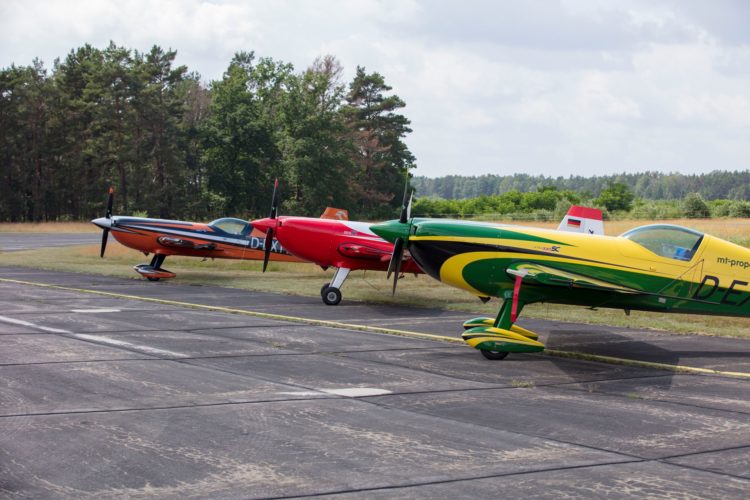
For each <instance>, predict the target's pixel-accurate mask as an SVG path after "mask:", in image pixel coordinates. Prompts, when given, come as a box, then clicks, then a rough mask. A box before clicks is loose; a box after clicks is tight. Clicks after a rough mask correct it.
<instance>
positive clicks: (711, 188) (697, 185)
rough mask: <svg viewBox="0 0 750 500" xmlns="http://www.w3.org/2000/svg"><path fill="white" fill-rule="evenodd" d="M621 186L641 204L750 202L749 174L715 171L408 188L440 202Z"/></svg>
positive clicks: (433, 182) (496, 179)
mask: <svg viewBox="0 0 750 500" xmlns="http://www.w3.org/2000/svg"><path fill="white" fill-rule="evenodd" d="M614 183H619V184H624V185H625V186H627V187H628V189H629V190H630V191H631V192H632V193H633V195H634V196H635V197H636V198H641V199H644V200H682V199H683V198H685V197H686V196H687V195H688V194H690V193H697V194H699V195H700V196H701V197H702V198H704V199H706V200H719V199H727V200H750V171H749V170H745V171H741V172H728V171H720V170H715V171H713V172H710V173H706V174H692V175H686V174H681V173H677V172H673V173H661V172H649V171H645V172H643V173H622V174H616V175H603V176H593V177H582V176H577V175H576V176H572V175H571V176H569V177H552V176H544V175H529V174H512V175H480V176H460V175H448V176H445V177H437V178H427V177H419V176H417V177H414V179H412V186H414V188H416V189H417V192H418V193H419V194H420V196H434V197H437V198H444V199H463V198H476V197H479V196H492V195H499V194H503V193H507V192H509V191H520V192H530V191H536V190H537V189H539V188H542V187H546V186H549V187H554V188H556V189H558V190H560V191H574V192H576V193H578V195H579V196H580V197H582V198H584V199H585V198H595V197H597V196H599V194H600V193H601V192H602V191H603V190H605V189H607V188H608V187H609V186H610V185H611V184H614Z"/></svg>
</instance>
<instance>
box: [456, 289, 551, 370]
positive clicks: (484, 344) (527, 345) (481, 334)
mask: <svg viewBox="0 0 750 500" xmlns="http://www.w3.org/2000/svg"><path fill="white" fill-rule="evenodd" d="M521 280H522V277H518V278H517V279H516V284H515V286H514V288H513V290H507V291H506V292H505V293H503V297H502V298H503V304H502V305H501V306H500V311H499V312H498V313H497V317H496V318H495V321H494V322H492V326H490V325H489V324H488V323H489V322H490V321H491V320H487V319H485V318H475V319H473V320H470V321H468V322H467V323H466V325H465V326H468V327H470V328H469V329H467V330H466V331H465V332H464V334H463V335H462V337H463V339H464V340H465V341H466V342H467V343H468V344H469V345H470V346H472V347H475V348H477V349H479V350H480V351H482V355H483V356H484V357H485V358H487V359H492V360H497V359H503V358H505V357H506V356H507V355H508V353H509V352H539V351H542V350H544V344H542V343H541V342H539V341H538V340H537V338H538V335H537V334H535V333H534V332H530V331H528V330H526V329H524V328H521V327H520V326H516V325H514V323H515V322H516V319H518V315H519V314H520V313H521V310H522V309H523V306H524V302H523V300H521V294H520V290H521ZM473 325H477V326H473Z"/></svg>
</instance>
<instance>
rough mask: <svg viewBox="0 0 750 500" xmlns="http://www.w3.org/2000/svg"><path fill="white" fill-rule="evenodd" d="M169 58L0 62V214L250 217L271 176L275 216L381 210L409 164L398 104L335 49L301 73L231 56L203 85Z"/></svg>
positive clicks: (264, 200) (138, 55)
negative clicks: (345, 77)
mask: <svg viewBox="0 0 750 500" xmlns="http://www.w3.org/2000/svg"><path fill="white" fill-rule="evenodd" d="M175 56H176V52H175V51H173V50H166V51H165V50H163V49H162V48H161V47H159V46H154V47H153V48H152V49H151V50H150V51H148V52H139V51H137V50H132V49H129V48H125V47H119V46H117V45H116V44H114V43H110V44H109V46H108V47H106V48H104V49H98V48H95V47H92V46H90V45H88V44H87V45H85V46H83V47H80V48H77V49H74V50H71V51H70V53H69V54H68V55H67V56H66V57H65V58H64V59H63V60H56V61H55V63H54V65H53V68H52V69H51V71H48V70H47V69H46V68H45V67H44V65H43V63H42V62H40V61H39V60H34V61H33V63H32V64H30V65H28V66H15V65H12V66H10V67H8V68H3V69H2V70H0V220H1V221H12V222H15V221H47V220H85V219H89V218H92V217H96V216H101V215H102V214H103V212H104V204H105V197H106V192H107V189H108V188H109V186H114V188H115V191H116V196H115V212H119V213H129V214H131V213H137V214H141V215H149V216H154V217H163V218H191V219H206V218H213V217H218V216H238V217H245V218H250V217H256V216H259V215H262V214H265V213H267V212H268V210H269V205H270V200H271V189H272V185H273V180H274V179H275V178H278V179H279V182H280V185H281V199H282V200H283V203H282V212H283V211H287V213H294V214H296V215H318V214H319V213H320V212H321V211H322V210H323V209H324V208H325V207H326V206H336V207H341V208H347V209H349V211H350V212H351V214H352V215H353V216H355V217H359V218H378V217H390V216H392V215H393V213H394V212H395V211H396V209H397V207H398V206H400V204H401V193H402V192H403V189H404V178H405V174H406V173H407V172H408V171H409V169H412V168H415V158H414V156H413V155H412V153H411V152H410V151H409V149H408V148H407V146H406V144H405V143H404V138H405V137H406V135H407V134H408V133H410V132H411V129H410V128H409V126H410V122H409V120H408V119H407V118H406V117H405V116H404V115H403V114H401V113H400V110H401V109H402V108H404V106H405V103H404V101H403V100H402V99H400V98H399V97H398V96H397V95H395V94H393V93H392V92H391V91H392V88H391V87H390V86H388V85H387V84H386V83H385V79H384V77H383V76H382V75H380V74H378V73H376V72H373V73H368V72H367V71H366V70H365V68H363V67H358V68H357V70H356V75H355V76H354V78H353V80H352V81H351V82H348V84H346V83H344V82H343V81H342V73H343V68H342V67H341V64H340V63H339V62H338V61H337V60H336V59H335V58H334V57H333V56H325V57H321V58H318V59H316V60H315V61H313V63H312V64H311V65H310V67H308V68H307V69H305V70H304V71H295V69H294V67H293V66H292V65H291V64H289V63H285V62H283V61H277V60H273V59H271V58H258V57H256V55H255V54H254V53H253V52H238V53H237V54H235V56H234V57H233V59H232V60H231V61H230V63H229V65H228V68H227V70H226V72H225V73H224V74H223V77H222V78H221V79H219V80H215V81H212V82H210V83H208V84H205V83H203V82H202V81H201V78H200V75H199V74H197V73H195V72H190V71H189V70H188V68H187V67H186V66H176V65H175V62H174V61H175Z"/></svg>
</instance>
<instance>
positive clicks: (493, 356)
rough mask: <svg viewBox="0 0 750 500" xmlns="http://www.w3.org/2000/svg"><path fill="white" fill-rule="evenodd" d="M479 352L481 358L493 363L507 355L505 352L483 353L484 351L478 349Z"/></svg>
mask: <svg viewBox="0 0 750 500" xmlns="http://www.w3.org/2000/svg"><path fill="white" fill-rule="evenodd" d="M480 351H482V356H484V357H485V358H487V359H491V360H493V361H497V360H500V359H505V356H507V355H508V353H507V352H503V351H485V350H484V349H480Z"/></svg>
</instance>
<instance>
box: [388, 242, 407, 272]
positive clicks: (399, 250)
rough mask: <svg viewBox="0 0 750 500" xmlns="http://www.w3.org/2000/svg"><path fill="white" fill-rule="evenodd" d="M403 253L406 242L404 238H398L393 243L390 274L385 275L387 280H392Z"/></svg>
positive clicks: (389, 264) (389, 263)
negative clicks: (397, 262)
mask: <svg viewBox="0 0 750 500" xmlns="http://www.w3.org/2000/svg"><path fill="white" fill-rule="evenodd" d="M403 252H404V240H403V238H396V241H394V242H393V253H392V254H391V260H390V262H388V272H387V273H386V275H385V279H391V274H393V272H394V270H395V269H396V261H400V260H401V256H402V254H403Z"/></svg>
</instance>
